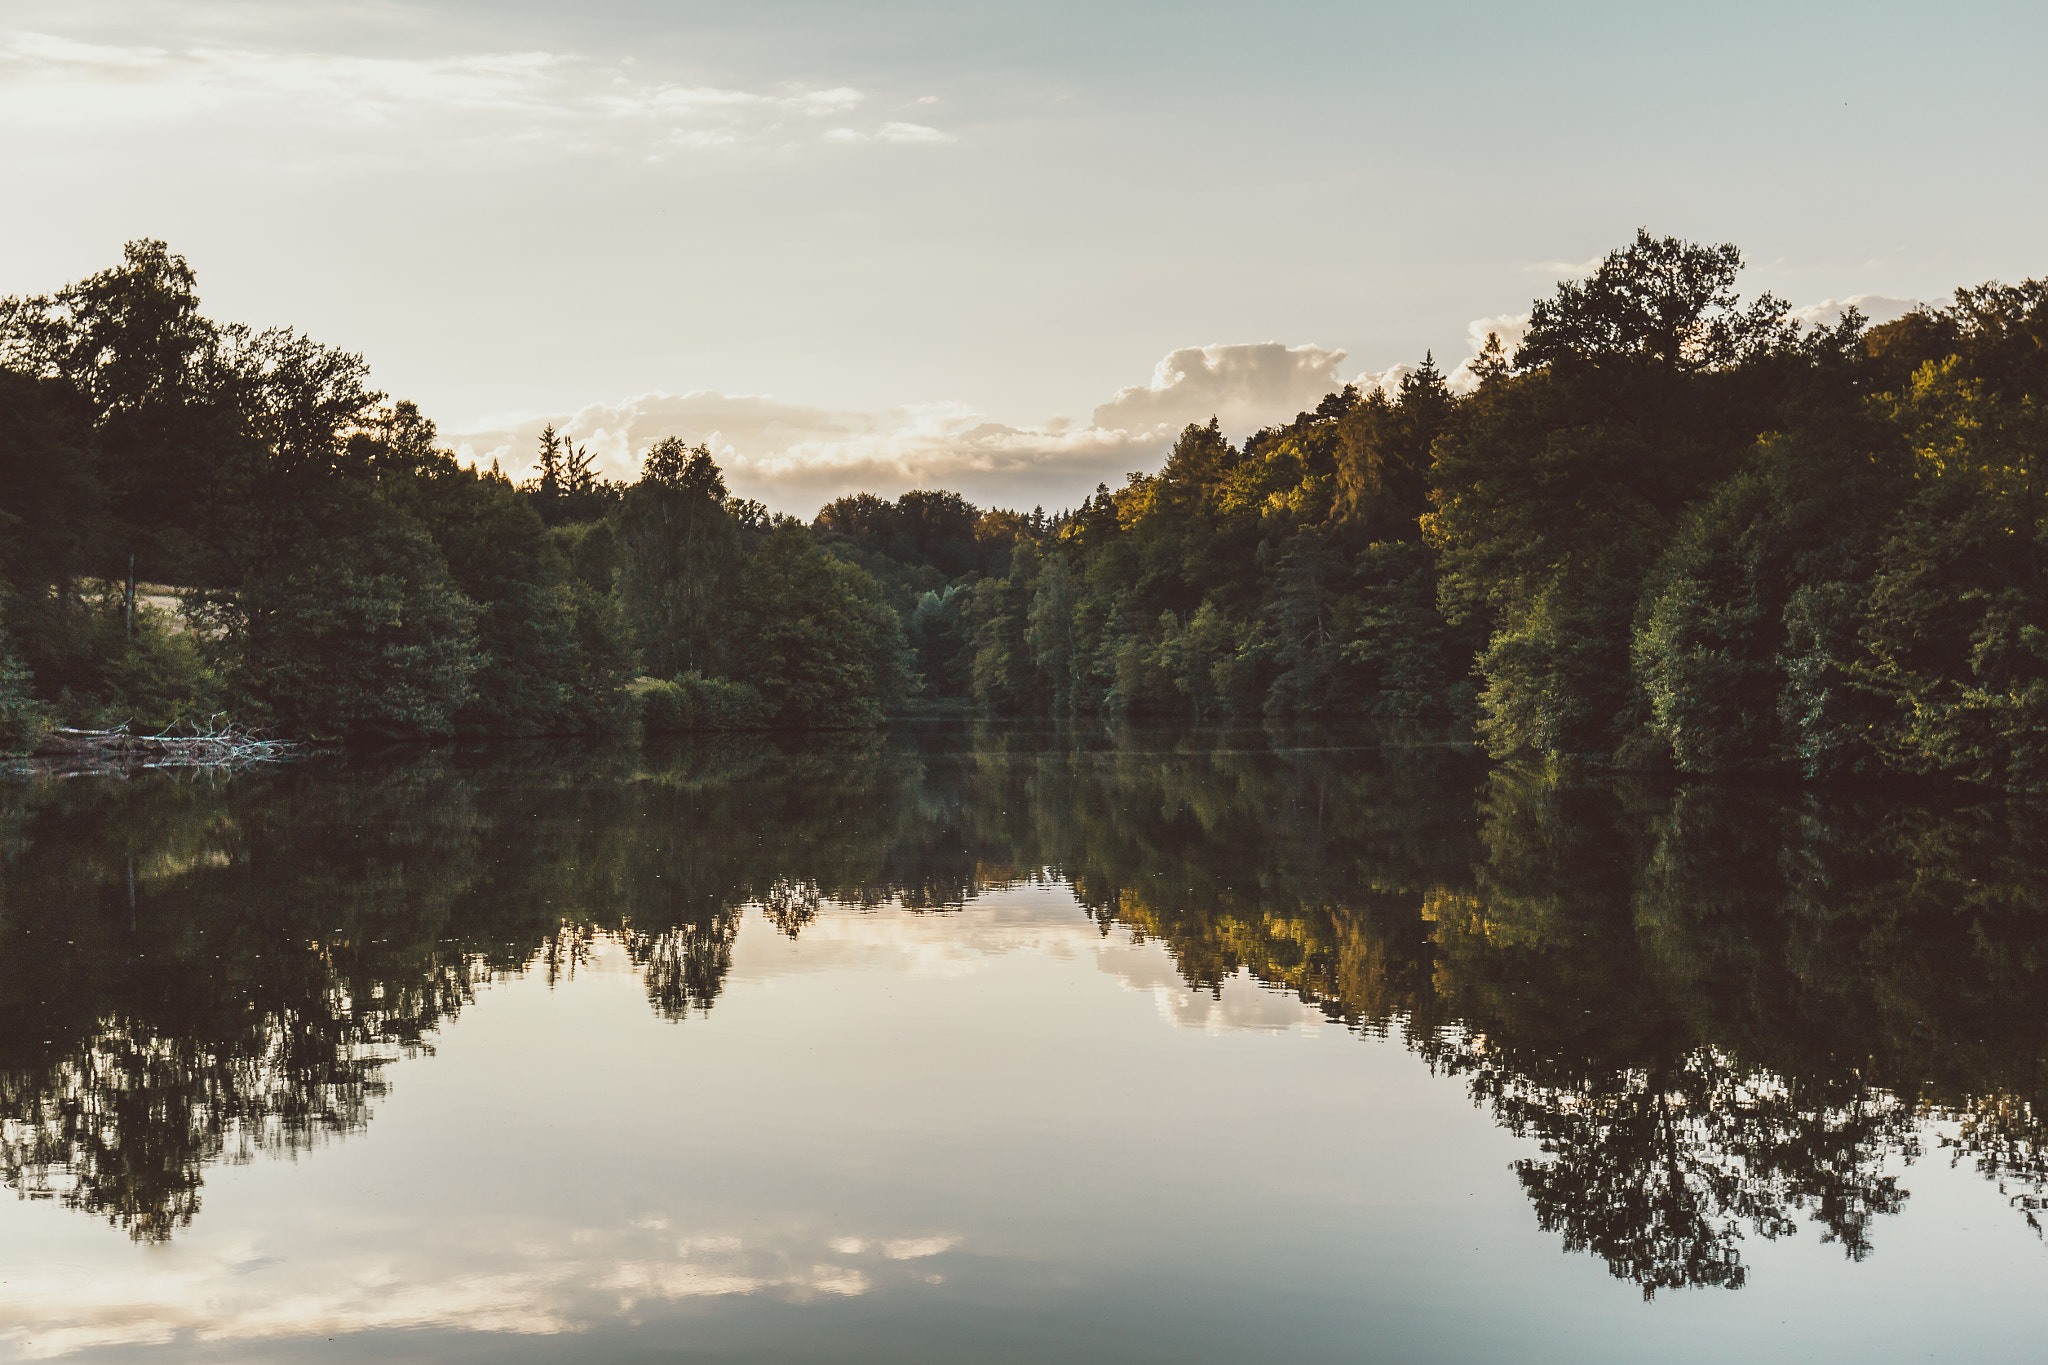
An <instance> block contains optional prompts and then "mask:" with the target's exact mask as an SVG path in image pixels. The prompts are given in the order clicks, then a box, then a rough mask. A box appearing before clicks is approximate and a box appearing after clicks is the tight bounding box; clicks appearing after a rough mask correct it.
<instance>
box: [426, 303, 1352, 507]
mask: <svg viewBox="0 0 2048 1365" xmlns="http://www.w3.org/2000/svg"><path fill="white" fill-rule="evenodd" d="M1343 360H1344V352H1342V351H1332V350H1326V349H1324V348H1323V347H1320V346H1293V347H1289V346H1283V345H1281V344H1280V343H1278V342H1264V343H1257V344H1249V345H1230V346H1199V347H1189V348H1186V349H1183V350H1178V351H1174V352H1171V353H1170V354H1168V355H1167V356H1165V357H1164V358H1163V359H1161V360H1160V361H1159V363H1158V364H1157V365H1156V366H1154V367H1153V371H1152V379H1151V382H1150V383H1147V384H1138V385H1132V386H1130V387H1127V388H1124V389H1121V390H1119V391H1118V392H1117V394H1116V395H1115V396H1114V397H1113V398H1111V399H1110V400H1109V401H1108V402H1107V403H1104V404H1103V405H1101V406H1100V407H1098V408H1096V409H1095V413H1094V420H1093V421H1091V422H1090V423H1088V424H1087V425H1080V424H1077V423H1074V422H1071V421H1068V420H1066V419H1063V418H1052V419H1049V420H1047V421H1046V422H1044V423H1042V424H1041V425H1039V426H1036V427H1019V426H1012V425H1009V424H1007V423H1003V422H998V421H994V420H992V419H991V418H990V417H989V416H988V415H987V414H986V413H983V412H982V411H980V410H979V409H977V408H975V407H974V406H972V405H970V404H965V403H943V402H942V403H924V404H913V405H907V406H903V407H895V408H888V409H885V410H881V411H867V412H862V411H839V410H831V409H825V408H818V407H810V406H806V405H804V404H800V403H791V402H787V401H784V400H782V399H779V398H776V397H773V396H772V395H767V394H752V395H747V394H724V393H715V392H710V391H706V390H698V391H693V392H685V393H666V392H656V393H645V394H640V395H638V396H637V397H633V398H628V399H622V400H620V401H618V402H613V403H593V404H590V405H589V406H587V407H585V408H583V409H581V410H580V411H577V412H573V413H559V412H558V413H521V414H516V415H512V416H508V417H503V418H498V419H494V420H487V421H482V422H475V423H471V424H469V425H467V426H465V427H462V428H460V429H454V428H451V429H450V430H449V431H448V432H447V433H446V435H447V439H448V440H449V441H450V442H451V443H452V444H454V445H455V447H456V450H457V453H458V454H461V455H462V456H464V457H465V458H467V459H470V460H473V461H475V462H478V463H488V462H489V461H491V460H494V459H495V460H497V461H498V462H499V463H500V464H501V465H502V466H503V468H504V469H505V471H506V472H507V473H508V474H510V475H511V476H512V477H513V478H515V479H518V478H525V477H527V476H528V475H529V473H530V471H531V468H532V460H533V452H534V450H535V449H536V446H537V441H538V436H539V432H540V430H541V428H542V427H543V426H544V425H546V424H547V423H549V422H553V423H554V425H555V427H556V428H557V429H558V430H560V431H562V432H564V433H566V434H567V435H568V436H569V437H570V438H571V439H572V440H575V441H577V442H579V443H583V444H587V445H588V446H589V447H590V450H591V452H592V454H594V455H595V456H596V457H597V464H598V467H599V468H600V469H602V470H603V471H604V472H605V473H606V474H607V475H608V476H609V477H612V478H632V477H634V476H635V475H636V474H637V473H638V470H639V466H640V460H641V458H642V457H643V456H644V455H645V454H646V451H647V448H648V447H649V446H651V445H653V444H654V443H655V442H656V441H658V440H661V439H662V438H664V437H669V436H675V437H679V438H681V439H682V440H684V441H686V442H688V443H690V444H691V445H696V444H698V443H700V442H701V443H703V444H705V445H708V446H709V447H710V448H711V451H712V454H713V456H714V457H715V458H716V459H717V460H718V462H719V464H720V466H721V467H722V468H723V469H724V470H725V476H726V482H727V484H728V485H729V486H730V487H731V488H732V489H733V491H734V492H735V493H736V494H739V495H741V496H744V497H752V498H759V499H760V500H761V501H763V502H765V503H767V504H768V505H769V506H770V507H773V508H776V509H777V510H780V511H787V512H792V513H797V514H801V515H806V516H807V515H809V514H810V513H811V512H812V511H814V510H815V509H816V508H817V507H818V506H819V505H820V504H822V503H824V502H827V501H829V500H830V499H832V498H835V497H838V496H840V495H841V494H845V493H852V492H871V493H877V494H882V495H884V496H891V497H893V496H895V495H896V494H897V493H900V492H902V491H904V490H905V489H909V488H931V487H946V488H951V489H954V490H956V491H958V492H961V493H963V494H965V495H966V496H968V497H970V498H973V499H975V500H976V501H981V502H994V503H998V504H1002V505H1011V506H1019V507H1029V506H1032V505H1034V504H1043V505H1045V506H1047V507H1052V508H1057V507H1064V506H1072V505H1073V504H1075V503H1077V502H1079V501H1080V499H1081V498H1082V497H1084V496H1086V494H1087V493H1088V492H1090V491H1091V490H1092V489H1093V488H1094V486H1095V485H1096V484H1097V483H1098V482H1116V481H1117V480H1118V479H1119V478H1120V477H1121V476H1122V475H1123V474H1125V473H1126V472H1128V471H1130V470H1133V469H1146V468H1152V467H1155V466H1157V465H1158V464H1159V463H1160V462H1161V461H1162V460H1163V459H1164V458H1165V455H1166V451H1167V449H1168V448H1169V447H1170V446H1171V445H1172V443H1173V439H1174V437H1176V436H1177V435H1179V433H1180V431H1181V428H1183V427H1185V426H1186V425H1187V424H1188V423H1190V422H1206V421H1208V420H1209V418H1210V417H1211V416H1212V415H1214V416H1216V417H1217V418H1219V419H1220V420H1221V421H1222V423H1223V426H1224V429H1225V430H1226V432H1227V433H1229V434H1230V435H1231V436H1232V437H1233V438H1234V439H1242V438H1243V437H1244V436H1246V435H1248V434H1250V433H1251V432H1253V431H1256V430H1258V429H1259V428H1260V427H1262V426H1266V425H1269V424H1271V423H1275V422H1284V421H1287V420H1288V419H1290V418H1292V417H1293V416H1294V415H1295V414H1296V413H1298V412H1301V411H1303V410H1304V409H1313V408H1314V407H1315V406H1316V404H1317V403H1318V402H1320V401H1321V400H1322V398H1323V396H1324V395H1325V394H1327V393H1330V392H1331V391H1333V390H1335V389H1338V388H1341V387H1342V386H1343V383H1344V379H1343V375H1342V373H1341V368H1340V367H1341V365H1342V363H1343Z"/></svg>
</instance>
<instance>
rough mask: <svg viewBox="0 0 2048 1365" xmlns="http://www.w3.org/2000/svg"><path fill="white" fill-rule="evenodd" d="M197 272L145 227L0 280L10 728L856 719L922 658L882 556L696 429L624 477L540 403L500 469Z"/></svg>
mask: <svg viewBox="0 0 2048 1365" xmlns="http://www.w3.org/2000/svg"><path fill="white" fill-rule="evenodd" d="M196 283H197V282H196V277H195V275H194V273H193V271H192V269H191V268H190V266H189V265H188V264H187V263H186V262H185V260H184V259H183V258H182V257H179V256H177V255H175V254H172V253H171V252H170V251H169V250H168V249H167V248H166V247H165V245H164V244H163V243H161V242H154V241H139V242H132V243H130V244H129V245H128V247H127V249H126V251H125V253H124V257H123V260H122V263H121V264H120V265H119V266H116V267H114V268H112V269H109V270H105V271H102V272H100V273H98V274H95V275H93V276H91V277H89V278H88V279H86V280H84V281H82V282H80V283H77V284H74V285H70V286H67V287H66V288H64V289H62V290H59V291H57V292H55V293H53V294H49V295H41V296H34V297H26V298H9V299H5V300H0V751H4V750H6V749H8V748H19V747H23V746H26V745H29V744H32V743H33V742H34V740H35V738H36V736H37V734H38V733H39V731H41V730H44V729H47V728H48V727H50V726H52V725H55V724H71V725H104V724H114V723H119V722H123V721H133V722H136V723H139V724H143V725H149V726H157V725H168V724H175V723H178V722H181V721H192V720H196V719H200V718H204V717H207V716H210V715H214V714H217V713H220V712H223V711H224V712H227V713H229V714H231V715H233V716H235V717H236V718H237V719H239V720H240V721H242V722H243V723H244V724H248V725H258V726H269V727H274V728H276V729H278V730H280V731H282V732H283V733H286V734H290V735H298V736H310V737H336V738H410V737H435V736H445V735H450V734H474V735H522V734H524V735H534V734H563V733H587V732H599V731H605V730H611V729H616V728H618V727H619V726H621V725H623V724H626V723H628V722H629V721H630V720H631V719H632V717H633V716H634V715H635V714H636V712H638V711H640V710H642V709H645V710H646V711H647V712H648V715H649V718H650V720H652V721H654V722H656V723H658V724H659V723H668V724H674V725H687V724H693V723H710V724H735V725H749V726H843V725H861V724H872V723H874V722H875V721H876V720H877V719H878V718H879V716H880V715H881V714H882V711H883V709H884V708H885V707H887V706H889V705H892V704H893V703H894V701H895V699H896V698H897V697H898V696H899V695H901V694H902V692H903V691H904V690H905V689H906V687H907V686H908V683H909V678H908V674H907V672H906V671H905V658H906V655H905V651H904V649H903V646H902V641H901V626H900V623H899V622H898V620H897V618H896V617H895V615H894V614H893V613H891V612H890V611H888V609H887V607H886V606H885V605H884V604H883V602H882V599H881V596H880V592H879V589H878V588H877V586H876V585H875V583H874V582H873V580H872V579H871V578H870V576H869V575H867V574H866V573H865V572H863V571H862V570H860V569H859V568H858V567H856V566H854V565H851V564H849V563H846V562H845V561H843V560H840V559H836V558H833V557H831V556H829V555H827V554H825V553H824V551H823V550H822V549H821V548H820V546H819V545H818V544H817V543H816V540H815V538H814V537H813V535H812V534H811V532H810V531H809V530H808V529H807V528H806V527H804V526H803V525H801V524H799V523H797V522H795V521H793V520H791V519H789V518H777V517H770V516H768V515H767V514H766V513H765V511H764V509H762V508H761V507H760V506H759V505H758V504H754V503H748V502H745V501H743V500H738V499H734V498H731V497H730V496H728V494H727V492H726V489H725V485H724V482H723V479H722V478H721V476H720V474H719V471H718V469H717V467H716V465H715V464H714V463H713V462H712V460H711V457H710V454H709V452H708V451H706V450H704V449H703V448H701V447H699V448H698V449H696V450H690V449H687V448H685V447H684V446H683V444H682V443H681V442H678V441H674V440H670V441H664V442H662V443H660V444H659V445H657V446H656V447H654V448H653V449H652V450H650V451H649V452H647V454H646V459H645V463H644V469H643V471H642V473H641V476H640V477H639V478H638V479H637V480H635V481H634V482H632V483H631V484H630V486H628V485H621V484H617V483H613V482H610V481H607V480H604V479H602V478H600V477H598V476H597V475H596V474H595V472H594V469H593V461H592V459H591V456H590V453H589V451H588V450H587V449H583V448H581V447H577V446H574V445H573V444H571V443H569V442H567V441H565V440H563V439H562V438H560V437H559V436H558V435H557V434H556V433H555V432H554V431H553V430H552V429H550V430H549V431H548V432H547V433H546V434H545V436H544V437H543V438H542V450H541V452H540V456H541V458H540V469H539V472H538V473H537V475H536V476H535V477H534V478H533V479H531V480H529V481H527V482H526V483H524V484H521V485H515V484H514V483H513V482H512V480H511V479H509V478H508V477H506V475H505V474H504V473H502V472H501V471H500V470H499V469H498V468H497V467H496V466H495V465H493V467H492V468H490V469H487V470H486V469H473V468H468V467H465V466H464V465H463V464H462V463H461V462H459V461H458V460H457V459H456V458H455V456H454V455H453V454H452V453H450V452H449V451H448V450H446V449H444V448H442V447H441V446H440V445H439V444H437V437H436V432H435V428H434V424H433V422H432V421H430V420H429V419H428V418H427V417H425V416H424V415H423V414H422V413H421V412H420V411H419V409H418V408H417V407H416V406H415V405H414V404H411V403H408V402H402V401H401V402H392V401H389V400H388V399H387V397H386V395H384V394H382V393H379V392H377V391H375V390H374V389H372V388H371V387H370V383H369V371H368V367H367V366H366V364H365V363H364V361H363V360H362V358H361V357H360V356H356V355H352V354H349V353H346V352H343V351H340V350H337V349H334V348H332V347H328V346H323V345H321V344H319V343H317V342H315V341H312V340H310V339H308V338H306V337H304V336H302V335H300V334H299V333H297V332H296V331H293V330H292V329H289V328H271V329H267V330H262V331H256V330H253V329H251V328H248V327H244V326H241V325H239V324H223V323H218V322H215V321H212V320H210V319H208V318H206V317H205V316H204V315H203V314H202V313H201V312H200V310H199V298H198V294H197V289H196ZM138 583H139V585H140V591H138ZM153 588H154V589H158V590H157V591H152V589H153ZM636 679H641V680H642V681H641V682H639V683H637V684H636ZM650 689H651V692H652V696H651V699H643V697H642V696H641V695H639V694H641V693H647V692H649V691H650Z"/></svg>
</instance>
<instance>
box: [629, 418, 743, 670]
mask: <svg viewBox="0 0 2048 1365" xmlns="http://www.w3.org/2000/svg"><path fill="white" fill-rule="evenodd" d="M725 498H726V493H725V480H724V478H723V476H721V475H720V473H719V471H718V466H717V465H716V464H714V463H713V462H712V459H711V452H710V451H709V450H708V449H706V448H705V447H703V446H701V445H700V446H698V447H696V448H695V449H694V450H693V449H690V448H688V447H686V446H684V445H683V443H682V442H681V441H678V440H676V439H674V438H673V437H671V438H670V439H668V440H665V441H663V442H661V443H660V444H658V445H656V446H655V447H654V448H653V449H652V450H650V451H649V452H648V454H647V461H646V467H645V470H644V472H643V474H642V476H641V479H640V481H639V482H638V483H636V484H634V485H633V486H632V487H631V488H629V489H627V490H626V495H625V503H624V506H623V507H622V508H621V510H620V512H619V526H618V553H619V578H618V582H619V596H620V600H621V602H622V603H623V605H624V607H625V613H626V619H627V621H628V622H629V623H630V624H631V626H632V629H633V633H634V638H635V639H636V641H637V642H638V645H639V650H640V662H641V666H642V668H644V669H645V670H646V671H647V672H649V673H651V674H654V675H655V676H658V677H667V676H671V675H674V674H677V673H684V672H688V671H690V670H693V669H694V670H697V671H700V672H707V673H720V672H723V671H724V669H725V668H726V666H727V663H728V656H729V653H730V647H729V636H730V633H731V628H732V621H731V618H730V617H729V616H728V615H727V614H726V613H727V609H728V604H729V600H730V598H731V595H732V591H733V587H734V584H735V581H736V579H737V576H738V570H739V553H740V539H739V530H738V528H737V527H736V526H735V525H734V524H733V520H732V518H731V517H730V516H728V515H727V513H726V511H725Z"/></svg>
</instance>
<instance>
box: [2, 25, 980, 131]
mask: <svg viewBox="0 0 2048 1365" xmlns="http://www.w3.org/2000/svg"><path fill="white" fill-rule="evenodd" d="M866 99H867V95H866V93H865V92H863V91H860V90H856V89H854V88H853V87H851V86H845V85H839V86H829V87H825V88H820V89H804V88H801V87H789V88H782V89H776V90H769V91H757V90H734V89H726V88H723V87H718V86H701V85H690V84H684V83H678V82H672V81H664V80H660V79H648V78H646V77H643V76H641V75H639V74H638V73H637V72H633V71H631V68H630V66H629V65H612V64H607V63H604V62H600V61H594V60H591V59H587V58H584V57H581V56H575V55H568V54H561V53H551V52H487V53H469V54H458V55H454V56H444V57H430V58H411V57H357V56H347V55H341V54H335V53H320V52H289V51H265V50H256V49H249V48H225V47H221V48H212V47H193V48H186V49H176V50H174V49H171V48H164V47H149V46H140V45H138V46H133V47H117V46H107V45H98V44H88V43H79V42H73V41H71V40H69V39H65V38H58V37H52V36H50V35H48V34H41V33H22V32H8V33H0V122H4V123H5V124H6V125H7V126H10V127H14V128H30V127H39V128H44V129H49V130H53V131H54V130H61V131H62V132H63V133H64V134H66V135H71V136H76V135H78V134H80V133H90V132H92V131H93V130H100V131H112V132H126V131H130V130H133V129H136V128H141V127H147V128H151V129H157V128H161V127H163V126H164V125H165V124H177V123H181V122H191V121H194V120H202V119H208V118H211V119H215V120H218V119H221V118H227V119H231V120H233V123H234V126H235V128H236V129H237V131H238V139H237V145H238V146H254V145H255V144H257V143H260V142H262V141H263V140H264V139H266V138H279V139H284V140H286V141H287V142H289V143H290V144H291V146H290V149H291V151H292V153H293V154H294V155H295V156H296V157H297V158H299V159H306V158H308V157H310V156H312V155H315V154H317V151H318V150H319V149H317V148H312V147H308V146H306V145H304V143H303V141H301V140H299V139H303V137H304V136H305V135H306V134H308V133H313V134H320V135H328V136H332V135H341V136H344V137H349V136H357V137H359V136H361V135H363V134H389V133H392V132H396V131H403V132H405V133H406V134H407V135H408V136H407V138H406V139H405V141H404V142H402V143H395V142H392V141H391V140H390V139H389V138H388V137H387V138H386V139H385V142H384V144H383V145H384V146H385V147H386V148H387V149H388V151H389V152H390V153H391V154H392V155H408V154H413V153H415V152H417V151H418V150H419V149H422V148H432V147H435V146H446V145H450V144H455V145H460V146H473V145H476V144H482V145H488V146H494V147H498V148H503V149H509V150H515V151H519V150H528V149H532V148H536V147H540V148H545V147H550V146H552V147H556V148H566V147H573V148H574V149H576V150H577V151H578V152H579V153H589V152H603V151H613V152H622V153H639V154H645V153H648V152H651V151H654V152H658V151H660V150H663V149H674V148H684V149H706V148H717V147H725V146H730V145H733V144H736V143H743V142H758V143H763V144H767V145H781V144H787V143H789V142H790V141H791V140H792V138H794V137H795V135H796V133H797V131H798V130H797V129H796V128H793V127H789V126H787V123H788V121H789V120H791V119H793V118H794V119H799V120H802V119H805V118H808V117H813V116H822V115H830V114H840V115H843V114H845V113H846V112H847V111H850V110H852V109H853V108H855V107H856V106H858V105H860V104H861V103H862V102H864V101H865V100H866ZM891 130H896V131H894V132H892V131H891ZM881 135H882V136H883V137H885V138H887V139H888V140H890V141H897V142H945V141H951V140H952V139H951V137H950V135H948V134H946V133H944V132H941V131H939V130H938V129H932V128H923V127H921V126H920V125H915V124H898V123H890V124H885V125H883V131H882V134H881ZM827 140H828V141H836V140H842V139H836V138H828V139H827ZM328 150H330V151H331V150H332V149H328Z"/></svg>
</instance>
